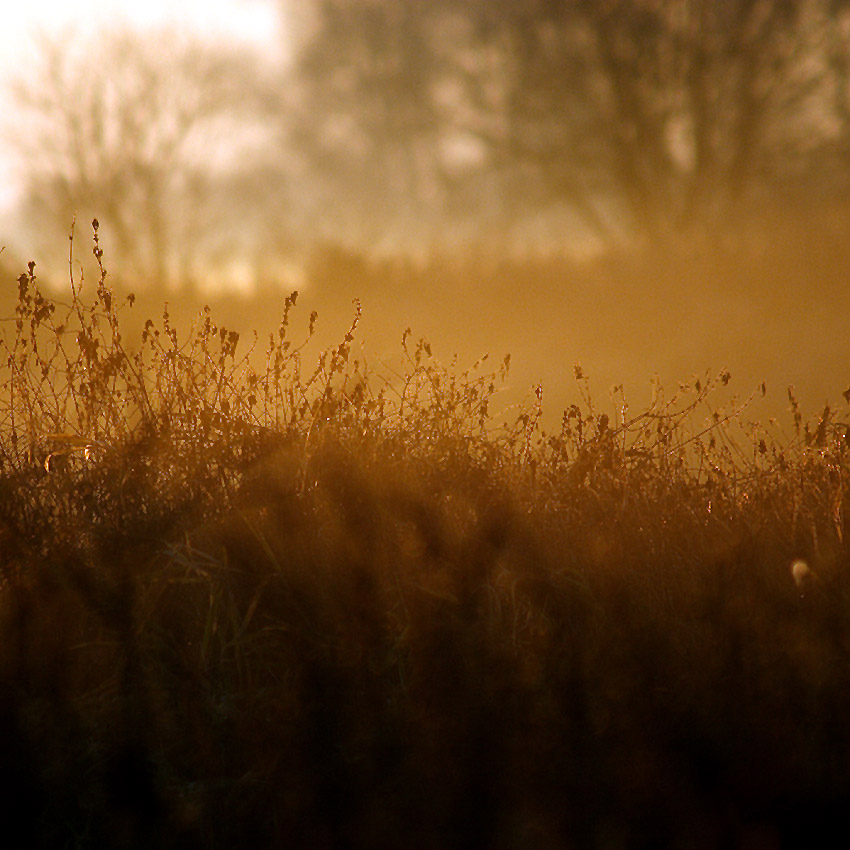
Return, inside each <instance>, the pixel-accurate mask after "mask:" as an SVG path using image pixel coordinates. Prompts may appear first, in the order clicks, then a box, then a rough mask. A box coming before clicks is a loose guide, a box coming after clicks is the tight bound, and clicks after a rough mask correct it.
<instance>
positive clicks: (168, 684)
mask: <svg viewBox="0 0 850 850" xmlns="http://www.w3.org/2000/svg"><path fill="white" fill-rule="evenodd" d="M95 235H96V231H95ZM95 258H96V260H97V262H98V264H99V265H100V264H101V263H102V254H101V252H100V248H99V246H98V243H97V241H95ZM100 272H101V274H100V277H99V280H95V281H93V282H91V283H87V284H86V286H85V287H83V286H80V285H79V284H77V285H74V284H73V282H72V289H71V295H70V298H69V300H67V301H66V302H61V301H60V300H54V299H53V298H51V297H48V296H47V295H45V294H44V293H43V292H42V291H41V289H40V287H39V282H38V279H37V277H36V276H35V273H34V267H33V266H30V268H29V271H28V272H25V273H24V274H22V275H21V277H20V279H19V281H18V294H19V297H18V301H17V306H16V307H15V315H14V316H11V317H9V319H8V321H6V322H4V323H3V336H2V347H3V351H2V354H0V369H2V383H3V392H2V398H0V406H1V407H0V464H1V466H0V575H2V589H0V682H1V683H2V688H0V730H2V732H3V742H4V743H3V748H2V750H0V753H2V755H0V780H2V784H3V787H4V788H5V789H6V790H5V791H4V793H3V795H2V797H0V835H4V836H7V837H9V836H14V839H9V840H10V843H8V844H6V846H11V847H45V848H47V847H50V848H53V847H67V848H119V847H120V848H151V847H156V848H171V847H173V848H199V849H200V848H204V850H213V849H215V850H219V848H222V849H224V848H227V850H230V848H239V847H251V848H266V847H268V848H272V847H287V848H325V847H327V848H330V847H353V848H364V849H365V848H396V847H409V848H423V850H424V848H453V847H456V848H472V847H479V848H494V850H502V848H504V850H513V848H535V850H537V848H540V850H546V848H572V847H574V848H600V850H601V848H606V850H607V848H612V850H613V848H633V847H647V848H664V847H677V848H678V847H683V848H684V847H688V848H716V847H741V848H780V847H797V846H821V845H822V844H823V840H822V839H823V837H824V836H825V835H827V834H828V833H829V832H830V831H831V830H834V829H835V828H838V829H840V830H843V831H846V829H847V827H848V826H850V823H848V821H850V726H848V722H847V721H848V717H850V616H848V615H850V584H848V580H847V578H848V568H850V549H848V541H847V540H846V538H845V535H846V531H847V527H846V526H847V520H846V517H847V515H848V510H850V495H848V482H850V454H848V451H850V448H848V442H847V434H846V429H847V427H848V424H847V423H848V421H850V410H848V400H850V393H847V394H845V398H843V399H842V398H839V400H838V401H839V403H838V404H836V405H835V406H834V407H832V406H827V407H825V408H823V409H822V410H821V411H820V413H819V415H818V416H816V417H814V418H812V419H811V420H809V419H808V417H807V416H805V415H804V413H803V411H802V410H801V408H800V406H799V405H798V404H797V403H796V399H795V397H794V396H793V394H792V395H791V396H790V397H789V404H790V413H789V416H788V417H787V418H788V421H787V422H785V423H783V422H779V423H776V424H771V423H766V424H765V425H764V426H761V425H756V424H753V423H750V422H748V421H747V420H746V417H745V416H744V411H745V410H746V409H747V408H746V402H747V398H744V399H742V400H741V401H739V402H736V401H734V400H730V399H729V398H728V395H727V390H728V386H727V385H728V384H729V380H730V378H729V375H728V373H727V372H725V371H720V372H718V373H716V374H710V375H707V376H703V377H698V378H693V379H691V380H689V381H688V382H686V383H684V384H683V385H681V386H679V387H677V388H676V389H675V390H674V391H672V392H665V389H664V388H663V387H662V386H661V385H660V384H658V385H656V386H655V388H654V391H653V393H652V397H651V399H650V400H649V402H648V403H647V405H645V406H644V407H643V408H641V409H635V408H632V407H630V406H629V405H628V404H627V403H626V399H625V396H624V394H623V392H622V391H621V390H620V391H614V392H613V393H612V394H611V395H610V396H606V397H605V398H604V399H602V400H601V401H600V400H598V399H597V398H595V397H594V396H593V394H592V392H591V390H590V388H589V386H590V385H589V383H588V381H587V379H586V378H585V376H584V374H583V372H582V369H581V367H575V368H574V375H573V376H574V379H575V386H576V391H577V393H578V396H577V398H578V402H577V403H576V404H573V405H570V406H569V407H568V408H567V409H566V411H564V413H563V416H558V415H553V413H552V411H544V410H543V406H542V396H541V395H539V394H538V395H535V394H534V393H532V394H531V395H530V397H529V398H528V399H527V400H525V401H524V402H522V403H521V404H514V405H509V406H508V407H507V408H504V407H503V406H500V396H499V388H500V386H501V385H502V383H503V382H504V381H505V379H506V377H507V375H508V374H509V369H510V361H509V359H507V358H506V359H504V360H502V359H501V358H499V357H496V358H495V362H494V365H491V361H490V360H489V359H488V360H485V361H483V362H480V363H477V364H474V365H473V366H471V367H470V368H468V369H467V368H464V367H463V366H457V365H454V364H452V365H449V366H445V365H443V364H442V363H441V362H440V360H439V357H438V353H437V352H435V351H432V349H431V346H430V345H429V343H428V342H427V341H425V340H418V341H417V340H416V339H415V337H413V336H412V335H409V334H405V335H404V337H403V343H402V346H401V348H400V351H399V352H398V357H397V359H396V360H395V361H393V362H394V364H395V365H393V366H392V367H390V366H382V365H380V364H379V365H377V366H375V367H373V366H371V365H369V364H367V363H366V362H365V361H363V360H360V359H358V358H357V357H356V356H355V353H353V352H354V351H355V349H354V348H353V345H354V341H355V338H356V335H357V333H358V323H359V321H360V309H359V306H357V305H355V306H354V307H353V308H352V310H351V317H350V319H351V326H350V329H349V330H348V331H347V332H344V333H343V334H342V335H341V337H340V339H339V341H338V342H337V344H335V345H333V346H331V347H329V348H327V349H326V350H325V351H324V353H322V354H320V355H318V356H317V357H310V358H308V356H307V354H308V351H309V350H310V349H309V341H310V336H311V332H312V329H313V326H314V323H315V319H314V317H312V316H307V315H302V314H301V313H300V311H299V306H298V304H297V299H296V297H295V296H294V295H290V296H289V297H287V298H286V300H285V302H284V303H282V304H281V308H280V311H279V313H280V315H279V318H278V320H277V322H278V326H277V328H276V330H275V331H274V332H273V333H272V334H271V335H270V337H269V338H267V339H263V338H261V339H258V340H254V341H252V340H251V339H247V338H242V337H240V336H239V334H238V333H236V332H235V331H233V330H230V329H229V328H227V327H223V326H221V324H220V320H219V318H218V317H217V316H215V315H213V314H212V313H211V312H204V313H201V314H200V315H199V316H198V317H197V319H196V321H195V322H194V324H193V325H192V326H191V327H189V328H177V327H175V326H174V322H173V319H172V317H171V316H170V315H169V313H168V312H167V310H166V312H165V313H164V314H162V315H161V316H158V317H157V318H156V319H150V320H145V321H143V322H142V321H140V320H139V317H138V316H135V317H133V316H134V314H133V310H135V309H137V307H134V306H133V305H132V303H131V299H127V298H125V297H123V296H122V297H121V298H119V296H118V295H117V294H116V293H115V292H114V291H113V290H112V289H111V288H110V285H109V282H108V280H107V276H106V272H105V270H104V269H103V267H102V265H100ZM127 317H130V319H131V321H130V324H132V325H133V326H138V327H140V328H141V331H140V333H139V334H138V335H136V336H133V337H132V338H131V337H130V336H129V335H128V336H125V333H124V327H125V323H126V321H127V320H128V318H127ZM305 346H306V347H305ZM569 368H572V367H571V366H570V367H569ZM756 394H757V395H758V394H759V391H758V390H757V391H756ZM718 399H719V401H717V400H718ZM552 422H554V425H551V424H550V423H552ZM4 843H5V842H4Z"/></svg>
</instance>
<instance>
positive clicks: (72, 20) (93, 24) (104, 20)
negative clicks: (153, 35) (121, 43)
mask: <svg viewBox="0 0 850 850" xmlns="http://www.w3.org/2000/svg"><path fill="white" fill-rule="evenodd" d="M160 25H169V26H173V27H176V28H178V29H181V30H186V31H188V32H192V33H197V34H199V35H202V36H205V37H208V38H210V39H214V40H218V39H220V40H223V41H227V42H229V43H231V44H232V43H233V42H234V41H239V42H243V43H246V44H249V45H251V44H253V45H256V46H257V47H258V49H263V48H268V49H272V48H276V49H278V50H279V48H280V43H281V41H280V34H279V19H278V15H277V12H276V4H275V3H274V2H273V0H22V2H15V3H4V4H3V12H2V25H0V118H2V123H3V124H4V125H6V126H8V124H9V122H13V121H14V114H13V113H12V111H11V108H10V103H9V98H8V95H7V88H8V83H9V80H10V79H12V78H13V77H14V76H15V75H16V74H19V73H20V72H21V70H22V69H25V68H26V64H27V61H28V57H29V56H31V55H34V51H35V49H36V44H37V40H38V37H39V35H40V34H41V35H47V36H57V35H63V36H64V35H65V34H66V33H67V34H69V37H73V35H74V34H76V33H79V34H81V35H83V36H86V35H92V34H94V33H95V32H97V31H98V30H111V29H120V28H123V27H126V26H130V27H134V28H139V29H140V30H144V29H146V28H151V27H157V26H160ZM7 157H8V155H7V154H6V153H5V152H4V150H3V142H2V137H0V214H2V213H3V211H6V212H7V213H8V210H9V207H10V205H11V204H12V202H13V201H14V197H15V178H14V173H13V172H12V169H11V166H10V164H9V161H8V158H7Z"/></svg>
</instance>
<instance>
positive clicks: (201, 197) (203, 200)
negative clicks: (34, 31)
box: [15, 31, 266, 284]
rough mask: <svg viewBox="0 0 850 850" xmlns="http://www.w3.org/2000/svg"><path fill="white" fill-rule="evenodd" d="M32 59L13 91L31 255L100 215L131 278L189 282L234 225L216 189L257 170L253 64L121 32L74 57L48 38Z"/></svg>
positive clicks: (257, 98) (257, 96) (199, 46)
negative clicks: (197, 262) (33, 240)
mask: <svg viewBox="0 0 850 850" xmlns="http://www.w3.org/2000/svg"><path fill="white" fill-rule="evenodd" d="M36 60H37V61H36V63H35V65H34V67H32V68H28V69H27V70H26V76H22V77H21V79H20V80H18V81H17V83H16V85H15V96H16V99H17V102H18V104H19V106H20V107H21V108H22V109H23V110H24V114H25V116H26V117H25V119H24V121H23V122H22V124H21V125H20V126H19V127H18V128H17V132H16V139H15V141H16V147H17V152H18V157H19V161H20V171H21V173H22V175H23V178H24V179H23V182H24V190H25V198H24V205H23V206H24V208H25V212H26V215H27V217H28V219H29V220H30V221H31V226H32V229H33V231H34V233H36V234H37V236H38V237H40V238H39V239H38V245H37V246H36V247H38V249H39V251H40V252H42V251H43V252H44V253H45V254H47V255H50V254H52V253H54V252H55V249H56V246H57V245H61V244H62V240H61V239H59V238H58V234H59V233H67V231H68V227H69V225H70V222H71V220H72V218H73V217H74V215H76V216H77V217H78V219H81V220H84V221H89V220H91V218H92V217H93V216H96V217H98V218H99V220H100V221H101V222H102V224H103V234H104V241H105V242H106V244H107V245H108V246H109V250H110V253H111V255H112V257H113V258H114V259H115V260H116V261H117V262H115V263H114V265H115V266H116V267H118V268H120V269H121V270H122V273H123V275H124V276H125V277H132V278H135V279H144V280H147V281H149V282H152V283H160V284H161V283H166V282H168V281H169V280H172V281H173V280H174V279H175V278H179V277H180V276H182V275H184V274H185V273H186V272H187V269H189V268H190V267H191V265H192V263H193V259H194V258H195V257H196V255H197V254H198V253H199V252H202V251H203V250H204V244H205V241H206V240H207V239H209V237H210V235H211V234H212V233H214V232H215V231H216V230H221V229H222V228H223V227H225V226H226V225H227V224H231V225H232V224H233V221H232V220H230V218H229V213H228V208H227V205H226V204H222V203H215V202H216V201H217V200H218V197H217V192H216V188H215V187H216V184H217V183H218V182H220V180H221V179H222V176H223V175H225V174H226V175H227V181H228V183H229V184H230V185H232V184H233V182H234V177H233V174H234V173H239V172H240V170H241V171H248V170H250V161H249V160H248V161H247V162H246V160H247V158H248V157H249V155H251V154H253V153H255V151H250V150H249V146H250V140H251V139H252V138H256V137H257V136H258V134H261V133H262V126H263V124H262V121H263V118H264V113H263V110H264V109H265V108H266V104H265V102H264V98H263V96H262V94H263V87H262V80H263V77H262V74H261V72H260V70H259V69H258V66H257V64H256V62H254V60H253V59H252V58H251V57H250V56H248V55H246V54H245V53H244V52H231V53H223V52H222V50H221V49H220V47H218V46H215V47H214V46H208V45H205V44H203V43H200V42H197V41H190V40H187V39H185V38H181V37H179V36H178V35H177V34H176V33H174V32H171V31H165V32H160V33H156V34H151V33H148V34H136V33H130V32H120V33H115V34H111V35H106V36H101V37H100V38H99V39H98V40H97V41H96V42H94V43H85V44H80V45H78V48H77V49H76V50H73V49H69V47H68V44H67V43H66V42H60V41H55V42H45V43H43V44H42V45H41V53H40V55H39V56H38V57H36ZM240 156H241V157H243V159H242V160H240ZM231 235H232V234H231Z"/></svg>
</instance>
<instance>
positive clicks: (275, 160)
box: [15, 0, 850, 281]
mask: <svg viewBox="0 0 850 850" xmlns="http://www.w3.org/2000/svg"><path fill="white" fill-rule="evenodd" d="M274 1H275V2H278V3H279V4H280V7H281V12H282V14H284V15H285V16H286V19H287V20H288V22H289V27H290V37H291V38H292V39H293V40H294V45H295V47H294V55H293V59H292V61H291V62H289V63H277V64H275V63H272V62H268V61H266V60H265V59H263V58H261V57H258V56H256V55H251V54H249V53H247V52H246V51H244V50H243V51H235V50H233V51H223V50H222V49H221V47H220V46H219V45H215V46H212V45H205V44H202V43H192V42H187V41H186V40H185V39H183V40H180V39H177V38H176V37H173V36H172V37H170V38H160V39H156V40H153V39H143V38H140V37H139V36H138V35H135V36H134V35H132V34H122V35H115V36H110V37H105V36H104V37H101V39H100V41H99V42H98V43H97V44H96V45H86V46H85V48H84V49H83V50H80V51H79V52H74V51H69V50H68V48H67V46H66V44H62V45H61V46H60V45H59V44H55V45H49V44H45V45H43V52H42V55H41V56H39V57H38V61H37V63H35V64H34V66H33V67H32V68H30V69H27V75H26V76H25V77H22V79H21V81H20V82H19V84H18V88H17V98H18V101H19V103H20V104H21V105H22V106H23V107H24V108H25V109H26V115H27V118H26V120H25V121H24V122H23V123H22V124H21V125H20V126H19V127H18V128H17V129H16V134H15V135H16V140H17V142H18V148H19V152H20V157H21V173H22V175H23V176H24V189H25V197H24V208H25V212H27V213H28V215H29V217H30V218H31V220H32V221H33V222H34V223H37V226H38V233H40V234H41V235H42V236H43V240H44V244H43V245H41V246H39V249H40V250H46V249H47V248H48V246H49V245H50V244H52V245H55V244H56V233H57V232H58V231H60V230H61V231H63V232H67V228H68V224H69V222H70V220H71V218H72V216H73V215H74V213H77V214H78V216H79V217H81V218H82V217H85V218H90V217H91V216H92V215H97V216H98V217H99V218H100V219H101V221H102V222H104V226H105V228H106V231H107V232H108V234H109V238H110V240H111V243H112V245H113V249H112V250H113V256H115V257H116V259H117V260H119V261H120V266H121V267H122V268H124V269H125V270H132V273H133V274H134V275H136V276H137V277H149V278H151V279H155V280H157V281H163V280H169V279H172V280H185V279H187V278H191V277H192V276H199V275H201V276H202V275H203V274H204V273H205V272H204V269H208V268H209V267H210V265H211V264H219V265H221V263H222V262H223V261H224V260H225V259H230V258H232V257H233V256H234V246H238V249H239V253H241V256H242V259H243V261H244V262H248V263H249V264H251V265H252V267H256V268H255V270H257V269H259V268H260V267H263V268H265V269H266V270H270V269H271V268H272V267H273V264H274V263H275V262H276V261H278V260H280V259H282V258H283V257H284V256H285V254H286V253H287V251H289V250H290V249H291V247H292V245H293V244H294V243H297V244H302V243H304V242H305V241H310V240H313V241H315V240H322V239H325V240H327V239H333V240H339V241H350V242H354V243H356V244H360V245H363V246H367V247H371V246H375V245H382V244H383V245H392V246H396V247H400V248H402V249H406V248H410V247H411V246H412V245H413V244H415V243H422V242H425V243H433V242H437V243H444V244H445V243H450V242H451V241H452V239H454V240H455V241H457V240H458V239H459V240H464V239H481V238H486V237H487V236H492V235H497V236H499V237H500V238H504V236H505V235H506V234H508V235H510V234H513V236H514V238H515V239H516V240H518V241H520V242H522V240H523V239H524V238H526V237H527V236H528V234H529V233H531V232H532V231H533V229H534V227H537V226H539V225H540V223H541V221H548V222H549V223H550V224H551V223H552V222H555V223H557V226H556V227H555V228H554V230H553V231H552V232H553V233H554V238H553V241H552V242H551V243H550V246H549V247H559V243H558V239H559V236H560V235H561V234H562V233H563V229H561V230H559V229H558V228H559V227H560V228H564V227H566V226H567V224H568V223H569V226H570V227H571V228H572V229H573V230H574V231H576V230H577V231H581V232H584V233H585V234H590V235H592V236H593V237H595V238H597V239H599V240H603V241H604V240H612V239H622V238H624V236H628V237H629V238H635V237H642V238H657V237H660V236H664V235H666V234H669V233H670V232H671V231H677V230H685V231H686V232H687V231H689V230H690V231H694V230H698V229H702V230H705V229H706V228H717V227H719V226H721V225H722V224H723V223H728V222H730V221H735V220H736V216H740V215H744V214H745V211H746V210H747V209H748V208H753V207H754V206H761V205H764V204H765V203H766V202H768V201H773V202H781V203H790V202H791V201H797V202H799V201H802V200H804V199H805V200H807V201H809V202H811V201H812V200H816V201H830V200H833V199H835V198H838V197H840V196H841V193H843V192H846V189H847V188H848V187H847V175H848V173H850V168H848V166H850V0H724V2H723V3H717V2H714V0H595V2H593V3H586V2H578V0H522V2H520V1H519V0H429V2H427V3H425V2H422V0H299V2H298V3H292V2H291V0H274ZM165 45H171V46H170V47H168V49H164V46H165ZM51 222H52V223H54V224H55V228H54V229H51V227H50V226H49V224H50V223H51ZM565 242H566V236H564V237H563V241H561V242H560V247H563V246H564V243H565Z"/></svg>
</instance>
